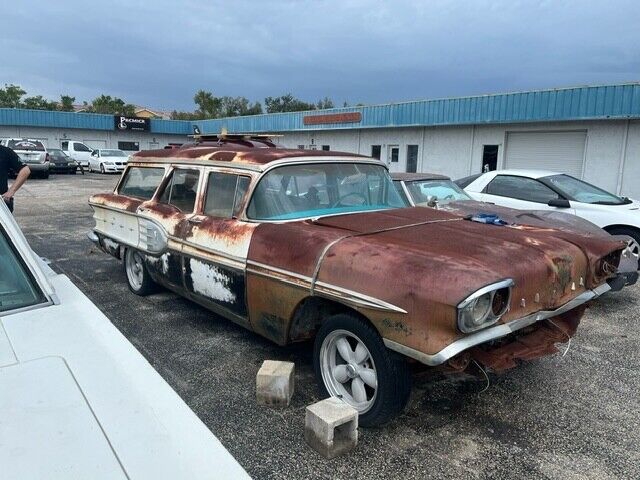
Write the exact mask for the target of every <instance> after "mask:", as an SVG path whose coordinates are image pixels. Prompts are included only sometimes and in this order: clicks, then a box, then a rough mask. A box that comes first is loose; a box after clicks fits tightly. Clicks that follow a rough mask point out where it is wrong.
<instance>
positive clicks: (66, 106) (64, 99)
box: [58, 95, 76, 112]
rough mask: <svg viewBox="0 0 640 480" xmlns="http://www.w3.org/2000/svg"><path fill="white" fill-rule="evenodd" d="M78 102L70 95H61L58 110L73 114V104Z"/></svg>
mask: <svg viewBox="0 0 640 480" xmlns="http://www.w3.org/2000/svg"><path fill="white" fill-rule="evenodd" d="M75 101H76V97H70V96H69V95H60V103H58V110H61V111H63V112H73V102H75Z"/></svg>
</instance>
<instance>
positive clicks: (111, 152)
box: [100, 150, 127, 157]
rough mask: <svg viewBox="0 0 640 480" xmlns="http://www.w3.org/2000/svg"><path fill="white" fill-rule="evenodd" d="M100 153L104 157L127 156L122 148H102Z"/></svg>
mask: <svg viewBox="0 0 640 480" xmlns="http://www.w3.org/2000/svg"><path fill="white" fill-rule="evenodd" d="M100 155H102V156H103V157H126V156H127V154H126V153H124V152H123V151H122V150H100Z"/></svg>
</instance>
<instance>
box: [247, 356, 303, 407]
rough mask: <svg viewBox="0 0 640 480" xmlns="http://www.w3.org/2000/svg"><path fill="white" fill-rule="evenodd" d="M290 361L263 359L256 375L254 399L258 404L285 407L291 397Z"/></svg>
mask: <svg viewBox="0 0 640 480" xmlns="http://www.w3.org/2000/svg"><path fill="white" fill-rule="evenodd" d="M294 367H295V365H294V364H293V363H292V362H279V361H275V360H265V361H264V362H263V363H262V366H261V367H260V370H258V375H257V376H256V400H257V401H258V404H259V405H271V406H275V407H286V406H288V405H289V403H290V402H291V397H293V388H294V381H293V372H294Z"/></svg>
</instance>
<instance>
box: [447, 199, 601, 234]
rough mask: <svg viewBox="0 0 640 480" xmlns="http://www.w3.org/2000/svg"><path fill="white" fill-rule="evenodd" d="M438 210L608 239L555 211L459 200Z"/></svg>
mask: <svg viewBox="0 0 640 480" xmlns="http://www.w3.org/2000/svg"><path fill="white" fill-rule="evenodd" d="M438 208H439V209H440V210H443V211H445V212H451V213H455V214H457V215H462V216H467V215H476V214H478V213H487V214H495V215H498V216H499V217H500V218H501V219H502V220H504V221H505V222H507V223H510V224H517V225H530V226H535V227H543V228H544V227H552V228H569V229H571V230H573V231H574V232H580V233H582V234H585V235H587V236H599V237H604V238H606V237H608V236H609V234H608V233H607V232H605V231H604V230H602V229H601V228H600V227H598V226H597V225H596V224H594V223H591V222H590V221H588V220H585V219H584V218H580V217H578V216H576V215H572V214H570V213H564V212H558V211H555V210H517V209H515V208H509V207H502V206H500V205H495V204H493V203H487V202H478V201H476V200H459V201H454V202H449V203H444V204H441V205H438Z"/></svg>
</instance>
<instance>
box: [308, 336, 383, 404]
mask: <svg viewBox="0 0 640 480" xmlns="http://www.w3.org/2000/svg"><path fill="white" fill-rule="evenodd" d="M320 370H321V373H322V380H323V382H324V385H325V387H326V389H327V391H328V392H329V394H330V395H331V396H332V397H338V398H341V399H342V400H344V401H345V402H346V403H348V404H349V405H351V406H352V407H354V408H355V409H356V410H358V412H359V413H360V414H362V413H364V412H366V411H368V410H369V409H370V408H371V407H372V405H373V403H374V401H375V399H376V393H377V390H378V374H377V371H376V366H375V364H374V362H373V358H372V357H371V353H370V352H369V349H368V348H367V347H366V345H365V344H364V342H363V341H362V340H360V339H359V338H358V337H357V336H356V335H354V334H353V333H351V332H349V331H347V330H334V331H332V332H331V333H329V334H328V335H327V336H326V338H325V339H324V341H323V342H322V347H321V348H320Z"/></svg>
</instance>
